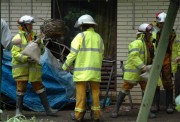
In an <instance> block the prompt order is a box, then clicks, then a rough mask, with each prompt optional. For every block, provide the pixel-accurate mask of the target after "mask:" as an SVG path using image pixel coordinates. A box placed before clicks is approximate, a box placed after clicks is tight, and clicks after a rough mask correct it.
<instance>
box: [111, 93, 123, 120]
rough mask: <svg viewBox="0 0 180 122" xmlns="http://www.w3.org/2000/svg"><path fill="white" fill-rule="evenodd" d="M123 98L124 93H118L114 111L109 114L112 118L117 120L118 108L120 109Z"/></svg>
mask: <svg viewBox="0 0 180 122" xmlns="http://www.w3.org/2000/svg"><path fill="white" fill-rule="evenodd" d="M125 96H126V94H125V93H123V92H121V91H120V92H119V94H118V98H117V102H116V105H115V108H114V111H113V112H112V114H111V117H112V118H117V117H118V112H119V108H120V106H121V104H122V102H123V100H124V98H125Z"/></svg>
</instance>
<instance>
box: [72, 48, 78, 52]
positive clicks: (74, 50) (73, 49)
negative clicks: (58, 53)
mask: <svg viewBox="0 0 180 122" xmlns="http://www.w3.org/2000/svg"><path fill="white" fill-rule="evenodd" d="M71 51H73V52H75V53H78V52H79V51H78V50H76V49H75V48H73V47H71Z"/></svg>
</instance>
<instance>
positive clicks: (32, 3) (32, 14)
mask: <svg viewBox="0 0 180 122" xmlns="http://www.w3.org/2000/svg"><path fill="white" fill-rule="evenodd" d="M31 15H33V0H31Z"/></svg>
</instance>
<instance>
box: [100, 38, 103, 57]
mask: <svg viewBox="0 0 180 122" xmlns="http://www.w3.org/2000/svg"><path fill="white" fill-rule="evenodd" d="M100 52H101V53H102V52H103V40H102V38H101V40H100Z"/></svg>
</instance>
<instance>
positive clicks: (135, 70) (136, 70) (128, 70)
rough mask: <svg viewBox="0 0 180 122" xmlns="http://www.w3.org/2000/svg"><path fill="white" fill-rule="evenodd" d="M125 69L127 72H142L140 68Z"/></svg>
mask: <svg viewBox="0 0 180 122" xmlns="http://www.w3.org/2000/svg"><path fill="white" fill-rule="evenodd" d="M124 71H125V72H134V73H139V72H140V70H138V69H125V70H124Z"/></svg>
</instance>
